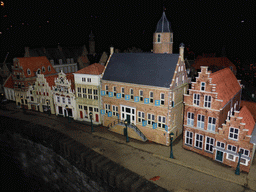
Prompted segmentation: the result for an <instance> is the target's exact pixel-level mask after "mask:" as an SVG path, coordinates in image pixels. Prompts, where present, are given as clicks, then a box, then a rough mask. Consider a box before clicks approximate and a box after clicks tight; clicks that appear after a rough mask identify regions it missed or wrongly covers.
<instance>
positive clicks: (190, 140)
mask: <svg viewBox="0 0 256 192" xmlns="http://www.w3.org/2000/svg"><path fill="white" fill-rule="evenodd" d="M192 143H193V133H192V132H190V131H186V135H185V144H187V145H190V146H192Z"/></svg>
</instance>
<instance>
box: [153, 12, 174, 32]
mask: <svg viewBox="0 0 256 192" xmlns="http://www.w3.org/2000/svg"><path fill="white" fill-rule="evenodd" d="M164 32H169V33H170V32H172V29H171V25H170V22H169V21H168V19H167V18H166V15H165V12H163V15H162V17H161V19H160V20H159V21H158V23H157V26H156V31H155V33H164Z"/></svg>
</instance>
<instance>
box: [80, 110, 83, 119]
mask: <svg viewBox="0 0 256 192" xmlns="http://www.w3.org/2000/svg"><path fill="white" fill-rule="evenodd" d="M80 118H81V119H83V111H80Z"/></svg>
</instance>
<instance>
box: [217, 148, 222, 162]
mask: <svg viewBox="0 0 256 192" xmlns="http://www.w3.org/2000/svg"><path fill="white" fill-rule="evenodd" d="M216 160H217V161H221V162H222V161H223V152H222V151H218V150H217V151H216Z"/></svg>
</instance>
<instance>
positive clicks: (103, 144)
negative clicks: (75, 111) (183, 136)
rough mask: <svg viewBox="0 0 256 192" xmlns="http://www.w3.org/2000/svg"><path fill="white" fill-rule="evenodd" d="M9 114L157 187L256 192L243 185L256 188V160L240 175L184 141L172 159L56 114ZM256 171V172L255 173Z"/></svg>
mask: <svg viewBox="0 0 256 192" xmlns="http://www.w3.org/2000/svg"><path fill="white" fill-rule="evenodd" d="M7 108H8V109H9V111H3V110H0V115H4V116H10V117H15V118H18V119H24V120H30V121H31V122H33V123H39V124H41V125H44V126H49V127H52V128H54V129H58V130H60V131H61V132H63V133H65V134H68V135H69V136H71V137H72V138H74V139H76V140H77V141H79V142H81V143H83V144H84V145H86V146H88V147H90V148H92V149H94V150H95V151H96V152H98V153H100V154H102V155H104V156H106V157H108V158H110V159H111V160H113V161H115V162H117V163H119V164H120V165H122V166H124V167H126V168H128V169H130V170H132V171H134V172H136V173H138V174H140V175H142V176H144V177H145V178H146V179H150V178H152V177H155V176H160V179H159V180H157V181H154V182H155V183H156V184H157V185H159V186H161V187H164V188H166V189H168V190H174V191H227V192H228V191H232V192H236V191H239V192H240V191H250V192H251V191H254V190H256V188H255V189H254V188H253V187H254V185H253V184H250V183H249V187H251V188H252V189H254V190H250V189H246V188H245V187H243V186H242V185H244V184H245V183H247V180H248V179H247V178H249V180H250V181H251V182H253V181H255V182H254V184H255V185H256V177H255V174H256V171H255V167H256V165H255V164H256V161H254V165H253V166H252V169H251V171H250V173H249V174H246V173H241V175H239V176H237V175H235V174H234V170H233V169H231V168H229V167H226V166H223V165H222V164H219V163H218V162H215V161H213V160H211V159H208V158H206V157H203V156H200V155H198V154H196V153H193V152H191V151H187V150H184V149H183V148H182V141H181V140H180V141H179V142H177V141H176V143H175V145H174V147H173V150H174V156H175V158H176V159H170V158H169V151H170V150H169V147H166V146H162V145H158V144H154V143H149V142H146V143H143V142H140V141H136V140H134V139H130V143H128V144H127V143H126V142H125V137H124V136H122V135H119V134H115V133H112V132H110V131H108V130H107V129H106V128H105V127H102V126H97V127H94V130H95V131H96V132H94V133H93V134H91V133H90V126H89V125H86V124H82V123H78V122H74V121H72V123H71V124H69V123H68V121H67V119H66V118H62V117H57V116H54V115H51V116H48V115H47V114H43V113H39V112H32V111H29V112H28V113H29V114H23V113H22V111H21V110H20V109H18V110H16V109H14V105H13V104H9V105H8V106H7ZM252 170H253V172H252Z"/></svg>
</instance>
